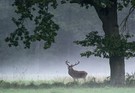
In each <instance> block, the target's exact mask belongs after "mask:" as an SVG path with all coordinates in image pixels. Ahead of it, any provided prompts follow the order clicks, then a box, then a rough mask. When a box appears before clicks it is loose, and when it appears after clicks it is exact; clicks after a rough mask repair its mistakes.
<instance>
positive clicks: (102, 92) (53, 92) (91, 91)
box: [0, 87, 135, 93]
mask: <svg viewBox="0 0 135 93" xmlns="http://www.w3.org/2000/svg"><path fill="white" fill-rule="evenodd" d="M134 92H135V88H112V87H105V88H49V89H12V88H9V89H4V88H0V93H134Z"/></svg>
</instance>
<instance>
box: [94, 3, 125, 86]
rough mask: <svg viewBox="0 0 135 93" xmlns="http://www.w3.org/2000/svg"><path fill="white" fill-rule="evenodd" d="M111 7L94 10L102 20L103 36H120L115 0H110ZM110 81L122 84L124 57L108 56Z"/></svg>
mask: <svg viewBox="0 0 135 93" xmlns="http://www.w3.org/2000/svg"><path fill="white" fill-rule="evenodd" d="M112 1H113V4H112V6H111V7H106V8H102V7H98V6H95V10H96V12H97V14H98V16H99V18H100V19H101V21H102V24H103V26H102V27H103V30H104V32H105V36H116V37H120V34H119V26H118V19H117V0H112ZM109 60H110V79H111V80H110V83H111V85H123V84H124V83H125V63H124V57H121V56H118V55H113V56H110V58H109Z"/></svg>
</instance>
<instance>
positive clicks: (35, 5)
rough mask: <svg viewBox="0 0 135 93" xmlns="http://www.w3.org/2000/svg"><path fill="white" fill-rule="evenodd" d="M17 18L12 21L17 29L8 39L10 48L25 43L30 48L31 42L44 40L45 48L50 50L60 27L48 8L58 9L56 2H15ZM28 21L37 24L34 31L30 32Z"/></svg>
mask: <svg viewBox="0 0 135 93" xmlns="http://www.w3.org/2000/svg"><path fill="white" fill-rule="evenodd" d="M13 6H14V7H15V8H16V10H15V13H16V14H18V16H17V17H13V18H12V20H13V22H14V23H15V25H16V26H17V29H16V30H15V31H14V32H13V33H11V34H10V36H9V37H7V38H6V42H8V43H9V46H10V47H11V46H18V45H19V40H21V41H23V43H24V45H25V48H30V45H31V42H35V41H41V40H43V41H44V42H45V43H44V48H45V49H46V48H49V47H50V46H51V43H53V42H54V41H55V40H54V38H55V36H56V35H57V32H56V31H58V29H59V26H58V25H57V24H56V23H55V22H54V21H53V20H52V18H53V15H52V14H51V13H50V12H49V10H48V8H49V7H53V8H54V9H55V8H56V7H57V1H56V0H15V2H14V4H13ZM27 21H28V22H30V21H32V22H33V23H34V24H35V29H34V31H28V29H27V25H26V24H27Z"/></svg>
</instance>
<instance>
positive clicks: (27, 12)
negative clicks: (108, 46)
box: [5, 0, 135, 55]
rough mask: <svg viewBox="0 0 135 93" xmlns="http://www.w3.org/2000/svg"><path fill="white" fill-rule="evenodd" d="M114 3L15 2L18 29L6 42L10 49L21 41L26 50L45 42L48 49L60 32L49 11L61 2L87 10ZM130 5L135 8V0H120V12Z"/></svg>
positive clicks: (109, 0)
mask: <svg viewBox="0 0 135 93" xmlns="http://www.w3.org/2000/svg"><path fill="white" fill-rule="evenodd" d="M114 1H117V0H14V3H13V7H15V13H16V14H17V16H15V17H13V18H12V20H13V22H14V23H15V25H16V27H17V28H16V30H15V31H14V32H12V33H11V34H10V35H9V36H8V37H7V38H6V39H5V40H6V42H8V45H9V46H10V47H11V46H18V45H19V41H22V42H23V43H24V45H25V46H24V47H25V48H30V45H31V43H32V42H36V41H44V48H45V49H47V48H49V47H50V46H51V44H52V43H53V42H55V36H56V35H57V31H58V30H59V26H58V25H57V24H56V23H55V22H54V20H53V16H54V15H53V14H51V13H50V11H49V9H50V8H51V9H56V8H57V5H58V4H60V2H61V4H64V3H66V2H70V3H77V4H80V5H81V6H82V7H83V6H84V7H86V8H89V7H90V6H94V7H98V8H101V9H106V8H109V7H111V5H112V4H114ZM129 4H131V6H132V7H133V8H134V6H135V0H118V2H117V5H118V10H122V9H123V8H124V7H127V6H128V5H129ZM30 21H32V23H34V26H35V27H34V30H32V31H31V30H30V29H28V27H27V25H28V24H27V23H29V24H30V23H31V22H30ZM105 54H106V53H105ZM106 55H107V54H106Z"/></svg>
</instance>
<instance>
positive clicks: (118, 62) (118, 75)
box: [110, 56, 125, 85]
mask: <svg viewBox="0 0 135 93" xmlns="http://www.w3.org/2000/svg"><path fill="white" fill-rule="evenodd" d="M110 74H111V75H110V76H111V81H110V84H111V85H124V84H125V63H124V57H119V56H113V57H110Z"/></svg>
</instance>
